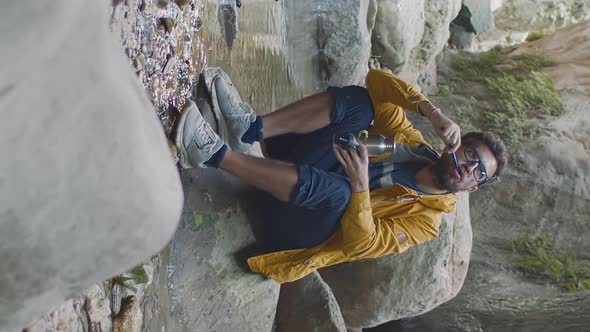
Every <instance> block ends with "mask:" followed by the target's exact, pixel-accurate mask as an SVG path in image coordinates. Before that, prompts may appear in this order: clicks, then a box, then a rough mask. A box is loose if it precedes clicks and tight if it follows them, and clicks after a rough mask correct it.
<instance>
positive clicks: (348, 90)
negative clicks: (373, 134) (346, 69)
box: [327, 85, 374, 131]
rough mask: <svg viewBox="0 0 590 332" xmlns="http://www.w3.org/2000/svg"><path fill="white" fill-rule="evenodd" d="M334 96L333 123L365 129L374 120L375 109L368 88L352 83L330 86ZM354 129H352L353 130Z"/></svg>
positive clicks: (331, 93) (329, 89) (329, 90)
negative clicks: (342, 85)
mask: <svg viewBox="0 0 590 332" xmlns="http://www.w3.org/2000/svg"><path fill="white" fill-rule="evenodd" d="M327 92H328V93H329V94H330V95H331V96H332V101H333V102H332V104H333V108H332V116H331V120H332V124H334V125H337V126H341V127H351V128H355V129H356V128H358V130H363V129H366V128H367V127H369V125H370V124H371V122H372V121H373V116H374V111H373V104H372V102H371V98H370V97H369V93H368V92H367V89H365V88H363V87H361V86H356V85H350V86H345V87H329V88H328V90H327ZM351 131H352V130H351Z"/></svg>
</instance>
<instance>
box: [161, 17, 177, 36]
mask: <svg viewBox="0 0 590 332" xmlns="http://www.w3.org/2000/svg"><path fill="white" fill-rule="evenodd" d="M160 22H161V24H162V25H163V26H164V29H165V30H166V32H167V33H170V32H172V29H174V26H175V25H176V22H174V19H172V18H170V17H163V18H161V19H160Z"/></svg>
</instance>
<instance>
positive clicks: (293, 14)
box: [285, 0, 370, 90]
mask: <svg viewBox="0 0 590 332" xmlns="http://www.w3.org/2000/svg"><path fill="white" fill-rule="evenodd" d="M369 3H370V1H358V0H343V1H330V0H302V1H288V2H285V6H286V15H287V17H286V20H285V23H286V24H287V25H286V30H285V31H286V34H287V37H286V38H285V43H286V46H285V49H286V51H287V53H289V55H290V58H289V68H290V69H291V72H290V73H291V75H293V77H294V79H295V81H296V82H297V83H298V84H300V85H311V86H313V87H314V88H315V90H318V89H321V88H325V87H326V86H328V85H336V86H340V85H350V84H357V83H359V82H361V81H362V80H363V79H364V77H365V74H366V72H367V62H368V60H369V53H370V42H369V40H370V34H369V31H368V29H367V15H368V10H369ZM309 69H311V70H313V71H314V72H317V73H318V76H315V77H313V76H311V77H310V76H309V75H300V74H299V73H300V72H302V71H306V70H309Z"/></svg>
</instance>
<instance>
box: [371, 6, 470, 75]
mask: <svg viewBox="0 0 590 332" xmlns="http://www.w3.org/2000/svg"><path fill="white" fill-rule="evenodd" d="M460 9H461V1H460V0H453V1H436V0H420V1H411V0H381V1H377V14H376V19H375V27H374V30H373V32H372V39H371V40H372V55H373V56H374V57H376V60H377V61H378V62H379V63H380V64H381V65H382V66H384V67H386V68H388V69H390V70H391V71H393V72H394V73H399V74H400V75H401V76H402V77H404V78H405V79H407V80H409V81H410V82H418V81H419V80H420V79H422V80H424V78H420V79H419V76H421V75H425V74H426V75H433V73H432V71H431V70H430V66H431V65H432V64H433V63H434V59H435V57H436V56H437V55H438V54H439V53H440V52H441V51H442V49H443V48H444V47H445V45H446V43H447V40H448V39H449V35H450V32H449V24H450V23H451V21H452V20H453V19H454V18H455V17H456V16H457V14H458V13H459V10H460ZM430 80H432V79H430ZM430 84H434V83H430ZM421 85H422V84H421Z"/></svg>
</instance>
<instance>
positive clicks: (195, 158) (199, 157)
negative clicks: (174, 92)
mask: <svg viewBox="0 0 590 332" xmlns="http://www.w3.org/2000/svg"><path fill="white" fill-rule="evenodd" d="M175 141H176V146H177V148H178V153H179V163H180V166H181V167H182V168H193V167H197V166H198V167H202V168H206V167H207V166H205V165H203V163H205V162H206V161H207V160H209V159H211V156H212V155H213V154H214V153H215V152H217V151H219V149H221V147H222V146H223V140H222V139H221V138H220V137H219V136H218V135H217V134H216V133H215V131H213V129H212V128H211V125H209V123H207V121H205V119H204V118H203V116H202V115H201V112H200V111H199V109H198V108H197V105H195V103H194V102H192V101H190V100H187V101H186V104H185V107H184V109H183V111H182V113H181V115H180V118H179V120H178V127H177V129H176V140H175Z"/></svg>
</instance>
